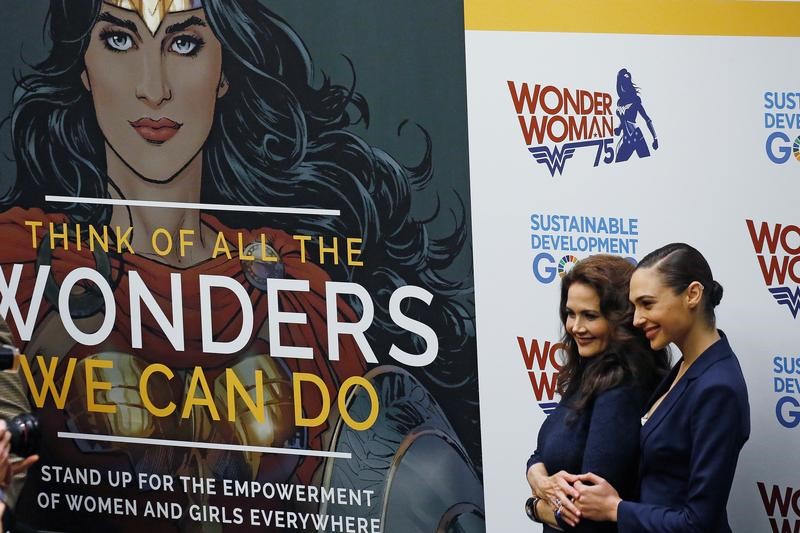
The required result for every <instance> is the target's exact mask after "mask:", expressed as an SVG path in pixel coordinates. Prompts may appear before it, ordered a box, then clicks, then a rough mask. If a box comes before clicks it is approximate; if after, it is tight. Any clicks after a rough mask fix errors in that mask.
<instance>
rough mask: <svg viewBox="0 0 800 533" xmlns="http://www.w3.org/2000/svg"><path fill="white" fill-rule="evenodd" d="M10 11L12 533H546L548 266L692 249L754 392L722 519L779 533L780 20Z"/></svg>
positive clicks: (799, 228) (701, 15) (479, 0)
mask: <svg viewBox="0 0 800 533" xmlns="http://www.w3.org/2000/svg"><path fill="white" fill-rule="evenodd" d="M323 4H324V5H323ZM3 7H4V10H5V11H4V17H5V18H6V19H7V20H12V21H14V23H13V24H11V25H8V26H9V27H7V28H5V29H4V32H3V34H2V36H0V40H2V42H3V44H4V46H2V47H0V65H2V68H0V94H2V95H4V96H3V97H2V99H0V101H1V102H2V107H0V115H2V117H3V118H4V120H3V122H2V127H1V128H0V148H1V149H2V152H3V155H4V157H3V158H0V195H1V196H0V236H1V237H2V246H0V271H1V272H2V276H0V316H2V317H4V318H5V320H6V321H7V322H8V324H9V326H10V330H11V337H10V339H6V340H10V341H12V342H13V343H14V344H15V345H17V346H18V347H19V349H20V350H21V352H22V354H23V355H24V357H22V359H21V367H20V369H19V370H18V372H17V373H0V415H2V417H3V418H5V419H11V418H12V417H14V416H17V415H19V414H22V413H26V412H31V413H33V414H34V415H35V416H36V417H37V420H38V425H39V431H40V433H41V443H40V444H39V445H38V447H37V446H35V444H36V443H35V442H32V443H31V442H29V443H30V444H32V446H30V448H36V451H38V453H39V455H40V460H39V462H38V463H37V464H36V465H35V466H34V467H33V468H31V470H30V471H29V472H28V473H27V476H26V477H25V478H24V479H22V478H21V479H18V480H17V481H16V482H15V483H14V484H13V485H12V486H11V487H8V489H7V490H6V492H7V497H8V500H9V502H10V503H14V502H15V505H14V507H15V509H16V515H17V517H18V519H19V520H20V521H21V522H23V523H25V524H26V525H29V526H31V527H33V528H37V529H44V530H48V531H111V530H114V531H138V530H141V528H142V527H147V528H149V529H150V530H152V531H204V532H206V531H207V532H215V531H240V530H241V531H246V530H263V531H316V532H325V531H338V532H351V531H352V532H356V531H357V532H370V533H373V532H392V533H397V532H399V533H406V532H417V531H420V532H443V533H444V532H448V533H449V532H457V531H463V532H470V533H471V532H478V531H484V530H488V531H536V530H537V528H538V526H536V525H535V524H532V523H531V522H530V521H529V520H528V518H527V517H526V516H525V514H524V512H523V509H522V503H523V502H524V500H525V499H526V498H527V496H528V495H529V493H530V490H529V487H528V485H527V482H526V480H525V463H526V460H527V458H528V457H529V455H530V454H531V452H532V451H533V449H534V446H535V442H536V435H537V432H538V429H539V427H540V425H541V424H542V422H543V421H544V420H545V418H546V417H547V416H548V413H549V412H551V411H552V409H553V408H554V407H555V405H556V403H557V402H558V396H557V394H556V393H555V380H556V376H557V373H558V371H559V365H560V361H561V347H560V345H559V337H560V335H561V331H560V324H559V320H558V312H557V311H558V310H557V306H558V298H559V282H560V279H561V276H563V274H564V273H565V272H567V271H568V270H569V269H570V268H572V267H573V266H574V265H575V263H576V262H578V261H580V260H581V259H583V258H585V257H587V256H589V255H592V254H596V253H610V254H614V255H619V256H621V257H624V258H627V259H629V260H630V261H632V262H636V261H638V260H639V259H641V258H642V257H643V256H644V255H645V254H646V253H647V252H649V251H650V250H653V249H654V248H657V247H659V246H661V245H663V244H665V243H668V242H673V241H684V242H688V243H690V244H692V245H694V246H695V247H697V248H698V249H700V250H701V251H702V252H703V253H704V254H705V255H706V257H707V258H708V260H709V262H710V264H711V266H712V269H713V271H714V273H715V277H716V278H717V279H718V280H719V281H720V283H721V284H722V285H723V286H724V287H725V297H724V299H723V301H722V305H721V306H720V307H719V308H718V322H719V325H720V327H721V328H723V329H724V330H725V331H726V333H727V335H728V338H729V339H730V341H731V344H732V346H733V347H734V350H735V351H736V352H737V354H738V355H739V358H740V361H741V363H742V367H743V371H744V374H745V377H746V380H747V383H748V387H749V391H750V403H751V409H752V435H751V438H750V441H749V442H748V443H747V445H746V446H745V448H744V450H743V452H742V455H741V459H740V464H739V468H738V471H737V474H736V479H735V483H734V486H733V491H732V493H731V499H730V505H729V515H730V516H731V520H732V526H733V529H734V530H735V531H770V530H772V531H790V530H794V529H796V525H797V523H798V520H800V509H799V508H798V494H800V492H798V491H796V490H795V489H797V488H798V486H800V478H798V475H797V473H796V470H797V469H796V467H795V465H796V458H797V450H798V449H800V434H799V433H798V431H799V429H798V426H800V382H799V381H798V379H800V355H798V353H800V350H798V346H800V333H798V320H800V319H798V316H797V315H798V314H800V266H798V257H800V218H799V217H798V215H797V209H796V208H795V204H796V198H795V196H796V195H795V194H794V193H795V192H796V191H797V185H796V179H797V176H798V169H800V166H798V165H800V79H799V78H798V75H797V74H796V69H795V68H793V57H794V51H795V49H796V48H797V47H798V44H800V41H799V40H798V38H797V37H796V35H797V34H798V33H800V32H799V31H798V30H797V28H796V21H797V20H798V19H799V18H800V17H799V16H800V6H798V4H795V3H793V2H749V1H743V2H718V1H712V0H694V1H688V0H686V1H684V0H680V1H674V2H669V3H664V2H657V3H656V2H647V3H645V2H637V1H635V0H612V1H600V0H589V1H581V2H577V1H564V0H536V1H523V0H491V1H489V0H467V2H466V5H463V4H462V3H461V2H429V1H424V0H413V1H409V0H403V1H399V0H397V1H395V0H382V1H381V2H373V3H370V2H352V1H349V0H335V1H328V2H324V3H322V2H320V3H319V6H318V7H314V8H312V7H311V6H310V4H309V3H308V2H292V1H289V0H281V1H267V0H259V1H256V0H180V1H179V0H86V1H82V2H77V1H74V0H51V1H47V0H36V1H35V2H5V3H4V6H3ZM465 27H466V33H465V31H464V30H465ZM467 117H468V118H469V128H467ZM473 287H474V288H473ZM476 310H477V312H476ZM478 376H480V380H479V379H478ZM479 385H480V391H479ZM479 392H480V394H479ZM27 423H28V424H31V422H27ZM23 440H25V439H23ZM27 440H28V441H32V440H34V441H35V440H36V439H30V438H28V439H27ZM21 448H23V446H20V445H18V446H17V449H16V451H17V452H20V453H22V452H28V451H33V450H32V449H31V450H22V449H21Z"/></svg>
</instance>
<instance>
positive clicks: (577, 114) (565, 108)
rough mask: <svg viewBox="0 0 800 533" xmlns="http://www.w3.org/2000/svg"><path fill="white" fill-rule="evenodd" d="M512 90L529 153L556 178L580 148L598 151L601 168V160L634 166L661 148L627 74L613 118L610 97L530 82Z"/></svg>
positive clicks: (621, 73)
mask: <svg viewBox="0 0 800 533" xmlns="http://www.w3.org/2000/svg"><path fill="white" fill-rule="evenodd" d="M508 85H509V89H510V90H511V96H512V100H513V101H514V106H515V107H516V110H517V116H518V120H519V124H520V127H521V129H522V134H523V137H524V138H525V143H526V145H527V146H528V151H529V152H530V153H531V155H532V156H533V158H534V159H535V160H536V162H537V163H539V164H543V165H545V166H546V167H547V170H548V171H549V172H550V175H551V176H555V175H556V173H558V174H559V175H561V174H562V173H563V172H564V167H565V166H566V164H567V160H569V159H571V158H572V157H573V156H574V155H575V152H576V150H577V149H579V148H586V147H594V148H595V150H596V152H595V158H594V164H593V166H595V167H596V166H599V165H600V162H601V161H602V162H603V163H604V164H611V163H620V162H624V161H628V160H629V159H630V158H631V156H632V155H633V154H636V155H637V156H638V157H640V158H644V157H649V156H650V147H652V149H653V150H657V149H658V137H657V136H656V131H655V128H654V126H653V121H652V120H651V119H650V116H649V115H648V114H647V112H646V111H645V108H644V105H643V104H642V98H641V96H640V94H639V93H640V89H639V88H638V87H637V86H636V85H635V84H634V83H633V79H632V78H631V74H630V72H628V70H627V69H621V70H620V71H619V72H618V73H617V84H616V88H617V99H616V108H615V110H614V112H613V113H612V111H611V104H612V96H611V94H609V93H603V92H598V91H586V90H583V89H571V88H563V89H557V88H555V87H553V86H542V85H539V84H536V85H533V86H530V85H529V84H527V83H523V84H521V86H520V87H519V88H517V87H516V85H515V84H514V83H513V82H508ZM531 87H532V88H531ZM526 111H527V112H526ZM640 118H641V119H642V120H643V121H644V124H645V125H646V127H647V130H648V132H649V134H650V137H651V138H652V141H651V142H650V143H649V144H648V141H647V139H646V137H645V134H644V133H643V132H642V129H641V128H640V127H639V123H640V120H639V119H640ZM615 122H616V124H615ZM548 141H549V142H548ZM565 141H567V142H565ZM615 141H616V142H615Z"/></svg>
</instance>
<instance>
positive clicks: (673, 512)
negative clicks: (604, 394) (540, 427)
mask: <svg viewBox="0 0 800 533" xmlns="http://www.w3.org/2000/svg"><path fill="white" fill-rule="evenodd" d="M721 298H722V287H721V286H720V284H719V283H717V282H716V281H714V278H713V277H712V275H711V269H710V268H709V266H708V263H707V262H706V260H705V258H704V257H703V256H702V255H701V254H700V252H698V251H697V250H695V249H694V248H692V247H691V246H689V245H687V244H682V243H675V244H669V245H667V246H664V247H663V248H660V249H658V250H656V251H654V252H652V253H650V254H649V255H647V256H646V257H645V258H644V259H643V260H642V262H641V263H639V266H638V267H637V269H636V272H634V274H633V277H632V279H631V286H630V300H631V302H633V303H634V305H635V309H636V311H635V315H634V324H635V325H636V326H637V327H639V328H641V329H642V330H643V331H644V333H645V335H646V336H647V338H648V339H649V341H650V346H651V347H652V348H653V349H654V350H661V349H663V348H665V347H666V346H667V345H668V344H670V343H674V344H675V345H676V346H677V347H678V348H679V349H680V351H681V353H682V354H683V358H682V359H681V360H680V362H679V363H678V364H676V365H675V367H674V368H673V369H672V372H670V374H669V375H668V376H667V377H666V378H665V379H664V381H663V382H662V383H661V385H660V386H659V387H658V388H657V389H656V392H655V393H654V394H653V396H652V398H651V400H650V402H649V403H648V408H647V411H646V414H645V416H644V417H643V419H642V421H643V426H642V432H641V443H640V445H641V465H640V468H639V476H640V480H639V486H640V494H639V498H638V502H633V501H630V499H629V498H628V497H626V496H624V494H623V493H622V492H620V491H617V490H615V488H623V487H622V486H618V485H617V484H616V483H614V482H613V481H611V480H610V479H607V477H606V476H603V475H602V474H600V475H597V473H596V472H593V473H591V474H586V475H582V476H578V477H577V479H575V480H574V481H575V483H574V488H575V493H574V494H573V495H574V496H575V498H576V501H575V503H576V504H577V507H578V509H579V512H580V513H581V520H586V519H589V520H610V521H614V522H617V523H618V527H619V531H620V532H625V533H628V532H640V531H641V532H645V531H646V532H649V533H677V532H681V533H684V532H703V533H729V532H730V531H731V527H730V525H729V524H728V516H727V513H726V510H725V506H726V504H727V501H728V495H729V494H730V490H731V484H732V483H733V476H734V473H735V471H736V463H737V460H738V458H739V452H740V451H741V449H742V446H743V445H744V443H745V442H746V441H747V439H748V437H749V435H750V407H749V404H748V399H747V387H746V385H745V381H744V377H743V376H742V370H741V368H740V367H739V361H738V360H737V359H736V356H735V355H734V353H733V351H732V350H731V347H730V344H728V339H727V337H726V336H725V335H724V334H723V333H722V332H721V331H720V330H718V329H717V328H716V323H715V317H714V307H716V306H717V304H719V302H720V300H721ZM570 481H573V480H572V479H570Z"/></svg>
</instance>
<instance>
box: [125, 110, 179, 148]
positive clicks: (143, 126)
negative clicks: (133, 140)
mask: <svg viewBox="0 0 800 533" xmlns="http://www.w3.org/2000/svg"><path fill="white" fill-rule="evenodd" d="M130 125H131V127H133V129H135V130H136V133H138V134H139V135H141V136H142V138H143V139H144V140H145V141H147V142H149V143H152V144H163V143H165V142H167V141H168V140H170V139H171V138H172V137H174V136H175V134H176V133H178V130H179V129H181V126H183V124H179V123H177V122H175V121H174V120H170V119H168V118H166V117H161V118H160V119H158V120H153V119H152V118H147V117H143V118H140V119H139V120H136V121H134V122H131V123H130Z"/></svg>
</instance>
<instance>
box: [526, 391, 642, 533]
mask: <svg viewBox="0 0 800 533" xmlns="http://www.w3.org/2000/svg"><path fill="white" fill-rule="evenodd" d="M646 397H647V395H646V394H645V393H643V392H642V390H641V389H640V388H638V387H634V386H631V385H625V386H619V387H615V388H613V389H609V390H605V391H603V392H601V393H600V394H598V395H597V397H596V398H595V399H594V401H593V402H592V403H591V404H590V405H589V406H587V408H586V409H585V410H584V411H583V412H581V413H580V415H577V414H576V413H575V412H574V411H573V409H572V408H571V407H570V405H571V404H572V403H573V402H572V401H571V400H572V398H562V399H561V401H560V402H559V404H558V407H557V408H556V410H555V411H553V412H552V413H551V414H550V415H549V416H548V417H547V420H545V422H544V424H542V427H541V428H540V429H539V438H538V442H537V447H536V451H535V452H534V453H533V455H531V458H530V459H528V468H530V467H531V465H532V464H535V463H544V466H545V467H546V468H547V472H548V473H549V474H555V473H556V472H559V471H561V470H565V471H567V472H569V473H571V474H576V473H581V474H582V473H584V472H593V473H596V474H597V475H599V476H602V477H604V478H605V479H607V480H608V482H609V483H611V484H612V485H613V486H614V487H615V488H616V489H617V490H618V491H619V493H620V495H621V496H622V497H623V498H625V497H631V496H633V494H634V492H635V489H636V465H637V462H638V461H637V458H638V455H639V425H640V423H639V414H640V413H641V410H642V406H643V405H644V399H645V398H646ZM561 529H562V530H564V531H575V532H579V533H616V531H617V526H616V524H613V523H611V522H592V521H589V520H582V521H581V522H580V523H579V524H578V526H577V527H574V528H573V527H570V526H569V525H567V523H566V522H562V523H561ZM555 531H558V530H557V529H554V528H552V527H550V526H548V525H547V524H545V525H544V533H551V532H555Z"/></svg>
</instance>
